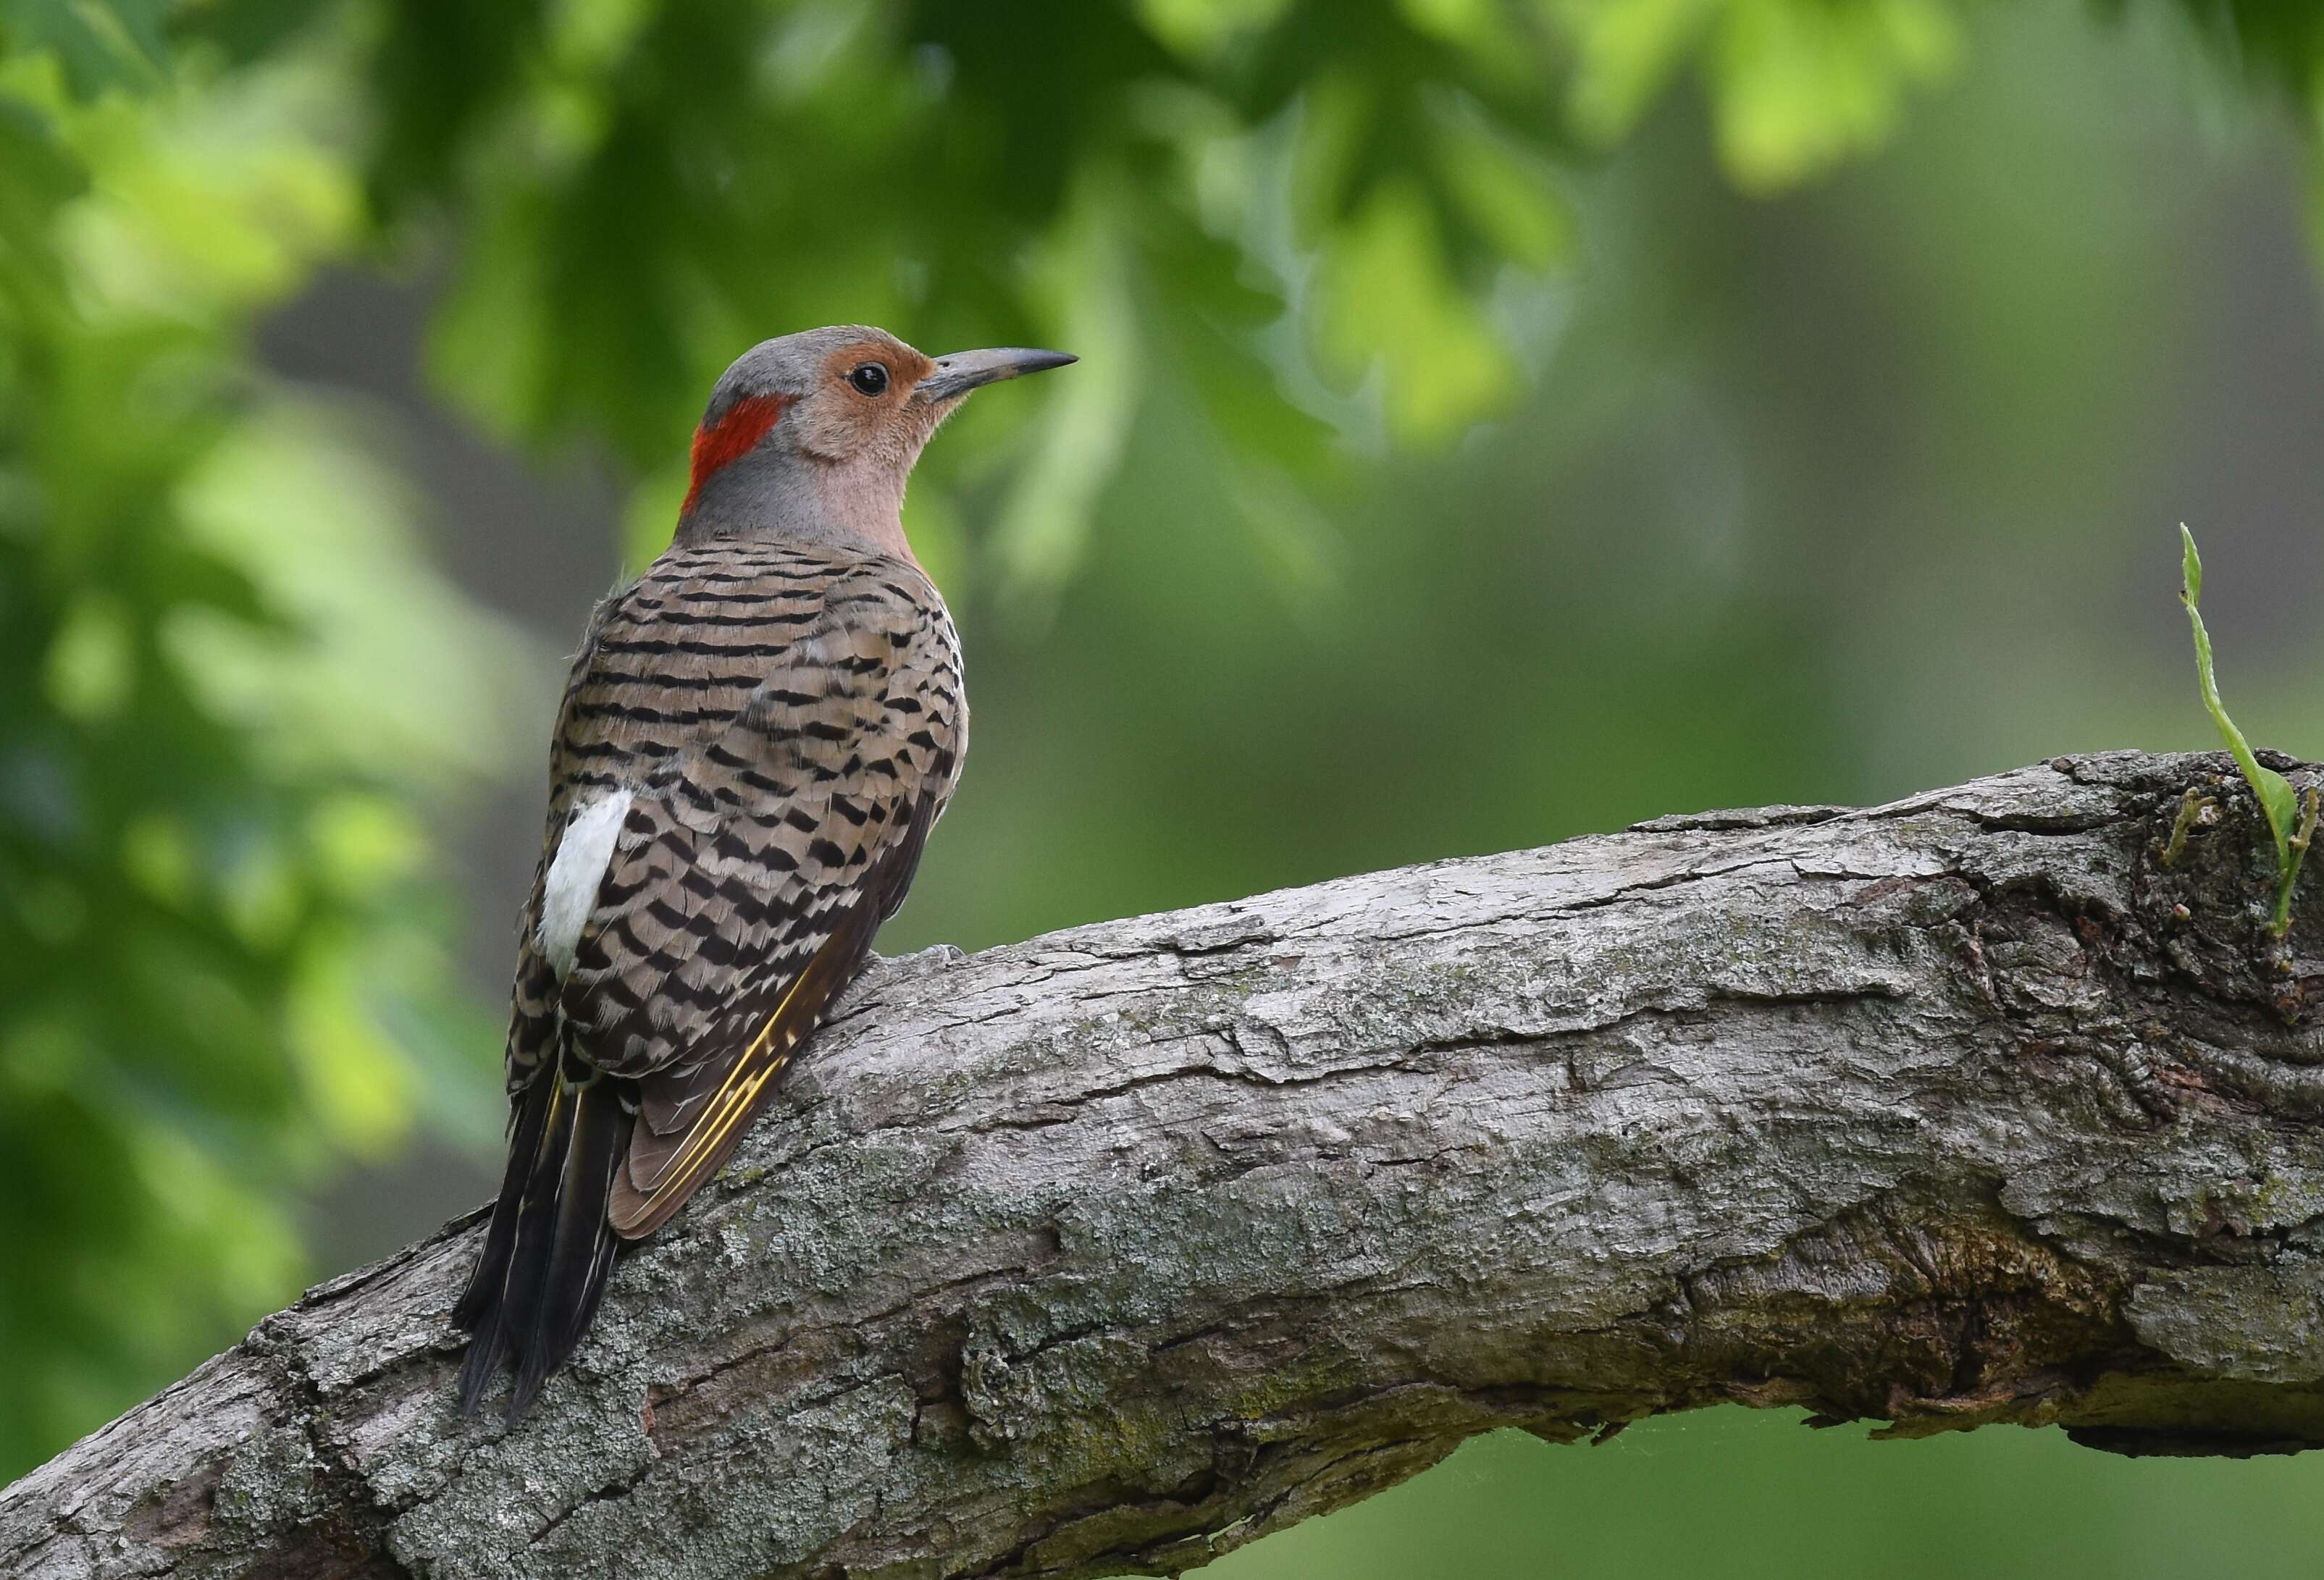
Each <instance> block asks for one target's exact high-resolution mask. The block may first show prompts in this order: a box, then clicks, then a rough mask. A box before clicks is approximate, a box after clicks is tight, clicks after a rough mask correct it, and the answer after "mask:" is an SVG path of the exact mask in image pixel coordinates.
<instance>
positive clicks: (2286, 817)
mask: <svg viewBox="0 0 2324 1580" xmlns="http://www.w3.org/2000/svg"><path fill="white" fill-rule="evenodd" d="M2179 540H2180V544H2181V549H2182V553H2181V556H2180V591H2179V598H2180V601H2181V602H2183V603H2185V604H2186V606H2187V620H2188V623H2189V624H2190V625H2191V626H2192V627H2193V628H2194V631H2195V680H2196V684H2198V685H2199V686H2200V687H2201V689H2202V693H2203V706H2204V707H2205V708H2206V709H2208V710H2209V712H2210V715H2211V722H2212V723H2214V724H2216V725H2218V729H2219V735H2220V738H2221V739H2224V740H2225V741H2226V742H2227V750H2228V751H2229V752H2230V753H2232V754H2233V755H2234V757H2235V759H2236V767H2238V768H2241V769H2242V770H2243V775H2244V778H2245V779H2246V781H2248V782H2249V784H2250V785H2251V787H2252V794H2253V795H2255V796H2257V797H2258V798H2259V805H2260V811H2261V812H2263V813H2265V814H2266V816H2267V828H2268V832H2269V833H2270V834H2272V835H2273V836H2274V838H2275V866H2276V872H2277V874H2278V877H2277V887H2276V897H2275V916H2274V920H2273V931H2274V932H2275V935H2276V936H2277V937H2279V938H2281V937H2282V936H2283V934H2284V932H2286V931H2287V930H2288V929H2289V928H2290V926H2291V925H2292V922H2291V915H2292V909H2291V908H2292V883H2293V881H2294V880H2295V879H2297V878H2298V877H2299V876H2300V864H2301V859H2303V858H2304V857H2305V856H2306V855H2307V853H2308V850H2307V845H2306V843H2305V841H2304V838H2303V839H2301V841H2299V842H2297V843H2295V840H2294V835H2295V832H2297V831H2299V829H2300V823H2301V813H2300V796H2299V794H2298V793H2297V792H2296V791H2294V790H2293V789H2292V781H2290V780H2289V779H2286V778H2285V777H2284V776H2282V774H2279V773H2277V772H2276V771H2275V770H2274V769H2273V768H2270V767H2263V766H2262V765H2261V763H2260V760H2259V758H2257V757H2255V756H2254V755H2253V753H2252V749H2251V742H2250V741H2248V740H2246V739H2244V732H2243V731H2242V730H2238V729H2236V721H2234V720H2233V719H2231V718H2229V717H2228V716H2227V704H2226V703H2223V702H2221V701H2220V700H2219V683H2218V677H2217V676H2216V675H2214V674H2213V673H2212V669H2211V634H2210V632H2209V631H2208V630H2206V629H2204V628H2203V616H2202V612H2201V611H2200V610H2199V609H2198V608H2197V603H2198V602H2199V600H2200V599H2201V598H2202V596H2203V557H2202V556H2201V555H2199V554H2198V553H2197V552H2196V551H2195V535H2194V534H2193V533H2192V532H2190V531H2188V530H2187V524H2186V523H2185V522H2183V521H2182V522H2181V523H2180V524H2179Z"/></svg>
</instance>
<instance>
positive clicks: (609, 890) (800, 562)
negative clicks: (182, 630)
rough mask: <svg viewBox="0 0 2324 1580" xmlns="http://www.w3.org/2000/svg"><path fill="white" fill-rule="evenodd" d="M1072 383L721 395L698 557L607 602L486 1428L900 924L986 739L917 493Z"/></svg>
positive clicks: (915, 380)
mask: <svg viewBox="0 0 2324 1580" xmlns="http://www.w3.org/2000/svg"><path fill="white" fill-rule="evenodd" d="M1071 360H1073V359H1072V358H1070V357H1066V356H1064V355H1062V354H1058V353H1054V352H1025V351H1000V352H969V353H963V354H957V355H955V356H951V357H938V358H934V359H931V358H928V357H925V356H923V355H921V354H919V353H918V352H916V351H914V350H912V349H911V348H910V347H909V346H908V345H905V344H902V343H901V342H900V341H898V340H896V339H894V338H893V337H892V336H890V335H886V334H884V333H883V332H881V331H880V330H876V329H866V328H861V327H844V328H837V329H822V330H814V331H810V332H808V333H807V334H804V335H791V336H788V337H787V338H784V339H780V340H772V341H768V342H766V343H764V344H761V345H759V346H757V347H754V348H753V349H752V351H751V352H749V353H747V354H745V355H744V356H743V357H742V359H741V360H739V361H738V362H736V363H735V364H734V365H733V367H732V368H730V369H728V370H727V372H726V374H725V376H724V378H722V379H721V380H720V381H719V384H718V388H717V390H716V391H715V392H714V393H713V395H712V397H711V401H710V406H709V409H708V410H707V412H706V413H705V416H704V418H703V423H702V427H701V429H700V430H699V431H698V432H697V434H696V442H695V446H694V457H695V476H694V478H693V480H692V486H691V489H690V491H688V493H687V503H686V507H685V509H684V510H683V511H682V513H681V515H680V518H679V522H678V533H677V536H676V539H675V541H674V542H673V543H672V545H671V547H670V548H669V551H668V552H667V553H665V554H664V555H663V556H661V557H660V558H659V559H658V560H656V561H655V562H654V563H653V565H651V566H650V567H649V568H648V569H647V571H646V573H645V574H643V575H642V576H641V577H640V578H639V579H638V580H637V581H636V582H635V583H632V584H631V585H630V586H629V587H627V588H625V589H623V590H622V591H621V592H616V593H615V594H613V596H612V597H610V598H608V599H607V600H605V602H604V603H603V604H601V605H600V606H599V607H598V609H597V611H596V613H595V617H594V618H593V619H592V620H591V621H590V625H589V629H588V632H587V635H586V637H585V638H584V640H583V643H582V647H581V651H580V653H579V655H578V656H577V657H576V659H575V660H574V664H573V671H572V675H571V678H570V679H569V681H568V682H567V686H566V692H565V699H564V704H563V707H562V710H561V712H560V714H559V718H558V726H557V733H556V739H555V744H554V747H553V749H552V752H551V756H550V767H549V816H548V826H547V830H546V831H545V836H544V839H543V841H542V855H541V860H540V864H539V868H537V869H536V871H535V874H534V878H533V885H532V890H531V894H530V897H529V898H528V900H527V901H526V904H525V906H524V909H523V912H522V914H521V923H520V938H519V945H518V958H517V972H516V983H515V987H514V990H513V993H512V1000H513V1003H512V1013H511V1017H510V1026H509V1037H508V1045H507V1053H506V1063H507V1070H508V1089H509V1099H510V1124H509V1164H508V1171H507V1174H506V1177H505V1179H504V1181H503V1186H502V1190H501V1196H500V1199H499V1200H498V1201H497V1202H496V1203H495V1204H494V1207H493V1217H492V1222H491V1225H490V1227H489V1228H488V1229H487V1231H486V1234H485V1238H484V1246H483V1249H482V1250H481V1252H480V1253H479V1254H478V1257H477V1262H476V1267H475V1272H474V1273H473V1274H472V1275H471V1277H470V1280H469V1283H468V1287H467V1289H466V1292H465V1293H464V1294H463V1295H462V1296H461V1299H460V1302H459V1304H458V1306H457V1308H456V1309H455V1310H454V1312H453V1315H452V1319H453V1321H454V1322H455V1323H456V1324H457V1325H458V1326H460V1327H466V1328H469V1329H471V1330H472V1331H473V1332H474V1334H475V1340H474V1343H473V1345H472V1346H471V1349H470V1352H469V1356H468V1360H467V1364H466V1366H465V1367H464V1368H463V1371H462V1376H461V1405H462V1409H463V1410H475V1408H476V1406H477V1405H478V1404H479V1403H480V1402H481V1401H482V1400H483V1397H484V1393H485V1392H486V1391H487V1390H488V1389H489V1388H490V1387H491V1385H492V1383H493V1377H494V1375H495V1374H496V1373H497V1372H498V1370H499V1368H500V1366H501V1364H502V1362H503V1360H506V1361H508V1362H509V1363H511V1364H512V1366H513V1367H514V1370H515V1373H516V1383H515V1389H514V1392H513V1393H512V1398H511V1401H510V1405H509V1414H510V1416H511V1418H512V1419H513V1418H514V1417H515V1416H516V1415H517V1414H519V1413H521V1411H522V1410H524V1409H525V1407H526V1406H527V1405H528V1404H529V1403H530V1401H531V1399H532V1397H533V1394H534V1393H535V1392H537V1391H538V1390H539V1387H540V1386H541V1385H542V1383H544V1382H545V1381H546V1380H547V1378H548V1377H549V1374H550V1373H552V1372H553V1371H554V1370H555V1369H556V1368H557V1367H558V1365H559V1364H562V1363H563V1361H564V1360H565V1358H566V1356H567V1355H568V1354H569V1353H570V1352H571V1351H572V1349H573V1347H574V1346H576V1344H578V1343H579V1341H580V1339H581V1337H582V1336H583V1335H584V1334H585V1333H586V1330H587V1327H588V1325H589V1322H590V1319H591V1318H592V1317H593V1316H594V1314H595V1309H596V1305H597V1302H598V1300H600V1298H601V1297H602V1295H603V1293H604V1281H605V1279H606V1276H607V1274H608V1272H609V1270H610V1268H611V1266H612V1263H613V1255H614V1252H615V1249H616V1247H617V1245H618V1244H619V1243H620V1241H621V1240H622V1239H623V1238H636V1237H639V1236H644V1235H649V1234H651V1233H652V1232H653V1231H654V1230H655V1229H657V1228H659V1226H661V1225H662V1224H663V1223H664V1222H666V1221H667V1220H668V1219H669V1217H670V1215H671V1214H672V1213H674V1212H676V1211H677V1210H678V1208H680V1207H681V1206H683V1205H684V1204H685V1201H686V1199H687V1197H688V1196H689V1195H690V1194H692V1192H693V1191H694V1190H696V1188H697V1187H698V1186H700V1185H701V1184H702V1182H703V1181H705V1180H708V1179H709V1178H710V1177H711V1176H712V1175H714V1174H715V1173H716V1171H718V1169H719V1167H720V1166H721V1165H722V1164H723V1163H724V1162H725V1160H726V1158H727V1157H728V1155H729V1154H730V1153H732V1152H733V1148H734V1146H735V1145H736V1144H737V1143H739V1142H740V1140H741V1139H742V1135H743V1134H744V1133H745V1132H746V1130H747V1128H748V1126H749V1125H750V1123H751V1120H752V1117H753V1116H754V1115H755V1114H756V1113H757V1112H758V1110H759V1108H760V1107H761V1105H763V1103H764V1102H765V1100H766V1098H767V1097H768V1095H769V1094H770V1092H771V1091H772V1089H773V1088H774V1084H775V1082H776V1080H777V1079H779V1076H780V1074H781V1072H782V1070H784V1068H785V1067H786V1066H787V1065H788V1062H789V1061H790V1060H791V1059H792V1058H793V1057H794V1056H795V1055H796V1053H797V1052H798V1049H799V1047H800V1045H801V1044H802V1043H804V1042H805V1040H806V1039H807V1037H808V1035H809V1034H810V1033H813V1031H814V1030H815V1028H816V1025H817V1024H820V1022H821V1020H822V1017H823V1015H824V1013H825V1010H826V1009H827V1008H828V1007H829V1006H830V1004H831V1002H832V1000H833V999H834V998H835V997H836V996H837V995H838V993H839V992H840V991H841V990H842V989H843V988H844V987H846V985H847V983H848V982H849V981H850V980H852V979H853V977H854V976H855V974H856V972H857V971H858V970H860V969H861V968H862V963H863V960H864V958H865V956H866V955H867V954H868V952H869V951H870V949H871V939H872V935H873V934H874V933H875V932H877V931H878V929H879V926H880V923H881V922H883V921H884V920H886V919H887V917H889V916H890V915H891V914H894V912H895V910H896V908H897V907H898V906H899V905H901V904H902V903H903V898H904V895H905V891H906V890H907V889H908V888H909V886H910V885H911V881H912V877H913V874H914V872H915V870H916V869H917V868H918V863H919V858H920V850H921V848H922V846H923V844H924V843H925V841H927V836H928V831H929V830H930V829H931V828H932V827H933V826H934V825H935V823H936V819H937V818H938V817H939V816H940V815H942V813H943V812H944V808H945V803H946V802H947V801H948V800H949V799H950V797H951V795H952V792H953V787H954V785H955V784H956V783H957V782H958V780H959V776H960V767H961V760H962V758H963V755H964V753H965V751H966V749H967V743H968V704H967V700H966V696H965V694H964V690H963V685H962V675H961V660H960V645H959V640H958V638H956V636H955V635H954V630H953V624H952V617H951V615H950V614H949V612H948V611H946V610H945V603H944V600H943V598H942V597H941V596H939V595H938V593H937V592H936V587H935V586H934V584H933V583H930V582H929V580H928V578H927V575H926V574H925V573H923V572H922V570H921V569H920V566H919V565H918V561H917V560H916V559H915V558H914V557H913V556H912V552H911V547H910V545H909V544H908V542H907V541H906V539H905V537H904V534H903V528H902V526H901V520H900V509H901V505H902V501H903V488H904V481H905V478H906V476H907V474H908V473H909V471H910V469H911V465H912V463H913V461H914V460H915V459H917V457H918V454H919V451H920V447H921V446H923V445H924V444H925V443H926V442H927V438H928V436H930V435H931V434H932V433H933V432H934V431H935V429H936V426H937V424H938V423H940V422H941V421H942V420H943V418H945V415H947V414H948V413H949V412H950V411H951V410H952V409H953V408H954V406H956V405H957V404H958V402H959V400H961V398H962V397H964V395H966V393H967V392H968V391H969V390H972V389H974V388H976V387H977V386H978V385H980V384H982V383H986V382H990V381H992V380H994V379H998V378H1008V377H1012V376H1015V375H1016V374H1019V373H1022V372H1035V371H1037V370H1039V369H1041V368H1045V367H1055V366H1058V365H1061V364H1063V363H1066V362H1070V361H1071ZM873 363H876V364H877V365H878V366H879V367H881V369H882V370H884V372H883V374H882V376H881V378H879V379H877V380H874V379H872V378H870V377H857V376H855V375H858V374H860V373H862V371H863V370H864V369H865V368H866V367H867V366H869V365H871V364H873ZM875 385H876V388H873V387H872V386H875ZM770 412H771V413H773V415H772V416H770V415H769V414H770ZM745 429H747V430H748V431H747V432H744V431H743V430H745Z"/></svg>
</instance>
